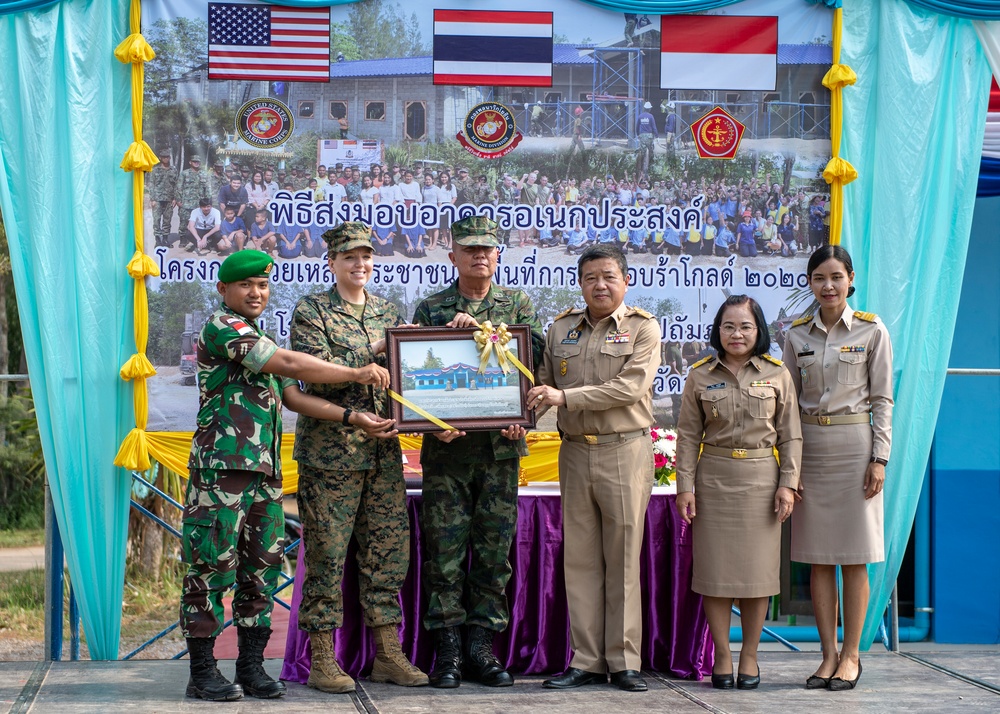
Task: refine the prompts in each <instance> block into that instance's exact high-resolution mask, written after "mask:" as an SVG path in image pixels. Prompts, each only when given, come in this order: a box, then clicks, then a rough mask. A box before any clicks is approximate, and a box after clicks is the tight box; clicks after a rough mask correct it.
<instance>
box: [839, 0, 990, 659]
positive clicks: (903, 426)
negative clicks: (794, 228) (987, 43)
mask: <svg viewBox="0 0 1000 714" xmlns="http://www.w3.org/2000/svg"><path fill="white" fill-rule="evenodd" d="M841 61H842V62H844V63H845V64H848V65H850V66H851V67H852V68H853V69H854V70H855V71H856V72H857V74H858V83H857V84H856V85H854V86H853V87H847V88H846V89H845V90H844V117H845V120H844V136H843V143H842V149H843V151H842V153H843V156H844V158H846V159H847V160H848V161H850V162H851V163H852V164H853V165H854V167H855V168H857V170H858V173H859V175H860V178H858V180H857V181H855V182H854V183H851V184H849V185H848V186H847V187H846V189H845V200H846V210H845V220H844V235H843V243H844V247H845V248H847V250H848V251H849V252H850V253H851V255H852V257H853V258H854V267H855V271H856V273H857V279H856V282H855V285H856V287H857V290H858V294H857V295H856V296H855V297H854V298H853V300H852V302H853V303H854V304H855V308H856V309H857V308H860V309H862V310H871V311H873V312H877V313H878V314H879V315H880V317H881V318H882V319H883V320H884V321H885V323H886V325H887V326H888V328H889V333H890V335H892V342H893V348H894V352H895V365H894V369H895V372H896V385H895V390H896V408H895V412H894V414H895V417H894V419H893V443H892V458H891V460H890V463H889V469H888V473H887V477H886V484H885V506H886V509H885V516H886V527H885V529H886V561H885V562H884V563H881V564H878V565H874V566H872V567H871V568H870V570H869V575H870V580H871V585H872V597H871V602H870V605H869V610H868V618H867V620H866V626H865V631H864V634H863V639H862V642H866V643H870V642H871V641H872V638H873V636H874V634H875V630H876V628H877V626H878V620H879V616H880V615H881V614H882V612H883V611H884V610H885V607H886V604H887V603H888V600H889V596H890V594H891V592H892V587H893V583H894V581H895V578H896V575H897V573H898V572H899V566H900V563H901V562H902V559H903V553H904V551H905V549H906V543H907V540H908V538H909V534H910V528H911V525H912V523H913V517H914V514H915V513H916V507H917V499H918V497H919V495H920V486H921V483H922V481H923V477H924V471H925V469H926V467H927V457H928V454H929V451H930V445H931V438H932V436H933V434H934V426H935V423H936V421H937V413H938V406H939V405H940V401H941V392H942V390H943V387H944V380H945V370H946V369H947V366H948V357H949V354H950V352H951V339H952V331H953V327H954V322H955V316H956V314H957V311H958V302H959V296H960V292H961V287H962V275H963V272H964V269H965V254H966V249H967V247H968V242H969V231H970V230H971V225H972V210H973V204H974V202H975V197H976V182H977V178H978V175H979V158H980V153H981V151H982V143H983V132H984V129H985V121H986V103H987V99H988V95H989V86H990V70H989V67H988V65H987V61H986V57H985V55H984V53H983V50H982V48H981V47H980V44H979V39H978V38H977V36H976V33H975V30H974V28H973V25H972V22H970V21H968V20H961V19H957V18H951V17H944V16H942V15H938V14H932V13H929V12H927V11H925V10H921V9H918V8H914V7H913V6H912V4H907V3H906V2H904V1H903V0H845V1H844V41H843V54H842V58H841ZM901 127H905V130H903V129H901Z"/></svg>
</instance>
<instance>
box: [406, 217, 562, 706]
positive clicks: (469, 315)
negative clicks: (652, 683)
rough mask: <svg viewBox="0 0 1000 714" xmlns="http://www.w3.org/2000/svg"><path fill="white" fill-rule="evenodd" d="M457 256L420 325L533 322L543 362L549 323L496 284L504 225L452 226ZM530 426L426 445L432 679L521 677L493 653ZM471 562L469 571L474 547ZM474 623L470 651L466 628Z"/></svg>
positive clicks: (420, 311)
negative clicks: (453, 272) (452, 277)
mask: <svg viewBox="0 0 1000 714" xmlns="http://www.w3.org/2000/svg"><path fill="white" fill-rule="evenodd" d="M451 230H452V235H453V238H454V245H453V249H452V252H451V253H449V254H448V257H449V259H450V260H451V261H452V263H453V264H454V265H455V267H456V268H457V269H458V280H456V281H455V283H453V284H452V285H451V286H449V287H447V288H445V289H444V290H442V291H441V292H439V293H435V294H434V295H431V296H429V297H428V298H426V299H425V300H424V301H423V302H421V303H420V304H419V305H418V306H417V309H416V313H415V314H414V317H413V321H414V322H415V323H417V324H419V325H426V326H438V327H440V326H446V327H458V328H461V327H473V326H476V325H479V324H481V323H483V322H485V321H487V320H490V321H491V322H492V323H493V324H494V325H499V324H500V323H501V322H505V323H507V324H508V325H514V324H521V325H529V326H530V327H531V350H532V355H533V357H534V359H535V361H536V362H535V363H536V364H537V363H538V360H540V359H541V356H542V350H543V346H544V340H543V337H542V326H541V323H540V322H539V319H538V315H537V313H536V312H535V309H534V307H532V305H531V300H530V299H529V298H528V296H527V295H525V294H524V293H523V292H522V291H520V290H512V289H508V288H503V287H500V286H499V285H495V284H494V283H493V274H494V272H495V270H496V266H497V258H498V254H499V250H498V246H499V241H498V240H497V224H496V222H494V221H492V220H490V219H489V218H486V217H485V216H469V217H468V218H464V219H462V220H460V221H457V222H455V223H453V224H452V227H451ZM527 453H528V452H527V445H526V443H525V441H524V429H523V428H521V427H518V426H510V427H508V428H507V429H504V430H502V431H479V432H471V433H468V434H466V433H464V432H455V431H450V432H440V433H436V434H427V435H425V436H424V439H423V446H422V448H421V451H420V462H421V465H422V467H423V479H424V481H423V497H424V501H423V513H422V518H421V525H422V530H423V536H424V544H425V548H426V554H427V557H426V561H425V563H424V589H425V590H426V591H427V595H428V607H427V613H426V615H425V616H424V627H425V628H426V629H427V630H430V631H431V632H432V633H433V634H434V637H435V663H434V669H433V670H432V672H431V673H430V679H431V685H432V686H435V687H441V688H453V687H457V686H459V684H460V683H461V679H462V676H463V672H462V663H463V657H464V661H465V672H464V674H465V676H466V677H467V678H471V679H473V680H475V681H478V682H480V683H482V684H486V685H488V686H510V685H511V684H513V682H514V679H513V677H511V675H510V674H509V673H508V672H507V671H506V669H505V668H504V666H503V665H502V664H501V663H500V662H499V661H498V660H497V658H496V657H495V656H494V654H493V638H494V635H495V633H496V632H500V631H502V630H504V629H505V628H506V627H507V623H508V620H509V612H508V608H507V600H506V595H505V593H504V589H505V587H506V585H507V581H508V580H509V578H510V574H511V568H510V563H509V562H508V561H507V556H508V554H509V552H510V545H511V541H512V540H513V536H514V527H515V525H516V522H517V477H518V471H519V468H520V457H521V456H525V455H527ZM470 549H471V551H472V562H471V565H470V567H469V571H468V573H467V574H466V573H465V563H466V560H467V557H468V556H467V554H468V551H469V550H470ZM460 625H467V626H468V639H467V641H466V643H465V647H464V651H463V648H462V645H461V639H460V637H459V632H458V627H459V626H460Z"/></svg>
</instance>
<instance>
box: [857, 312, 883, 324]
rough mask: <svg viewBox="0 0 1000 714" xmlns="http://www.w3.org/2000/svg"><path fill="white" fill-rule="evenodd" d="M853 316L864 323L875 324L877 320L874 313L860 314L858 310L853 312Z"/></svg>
mask: <svg viewBox="0 0 1000 714" xmlns="http://www.w3.org/2000/svg"><path fill="white" fill-rule="evenodd" d="M854 316H855V317H856V318H858V319H859V320H864V321H865V322H875V320H877V319H878V315H876V314H875V313H874V312H861V311H860V310H855V311H854Z"/></svg>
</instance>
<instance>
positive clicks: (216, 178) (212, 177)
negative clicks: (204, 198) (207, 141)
mask: <svg viewBox="0 0 1000 714" xmlns="http://www.w3.org/2000/svg"><path fill="white" fill-rule="evenodd" d="M228 185H229V176H227V175H226V170H225V164H223V163H222V162H221V161H219V160H218V159H216V160H215V165H213V166H212V173H210V174H209V175H208V197H209V198H210V199H212V204H213V205H214V204H215V203H216V202H217V200H218V199H217V197H218V195H219V189H221V188H222V187H223V186H228Z"/></svg>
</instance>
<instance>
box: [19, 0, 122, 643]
mask: <svg viewBox="0 0 1000 714" xmlns="http://www.w3.org/2000/svg"><path fill="white" fill-rule="evenodd" d="M128 5H129V3H128V0H90V1H86V0H68V1H64V2H60V3H58V4H56V5H53V6H52V7H50V8H48V9H45V10H40V11H38V10H36V11H32V12H30V13H20V14H16V15H15V14H9V15H4V16H0V67H2V68H3V69H2V72H3V76H2V80H0V116H2V117H3V121H2V122H0V210H2V211H3V217H4V222H5V225H6V228H7V235H8V238H9V241H10V253H11V262H12V264H13V278H14V286H15V288H16V290H17V300H18V307H19V309H20V312H21V329H22V334H23V337H24V347H25V353H26V355H27V362H28V371H29V372H30V374H31V387H32V394H33V396H34V399H35V406H36V412H37V415H38V428H39V432H40V433H41V437H42V449H43V452H44V455H45V464H46V468H47V470H48V477H49V486H50V488H51V490H52V498H53V501H54V504H55V512H56V519H57V521H58V524H59V528H60V530H61V532H62V536H63V538H64V540H65V543H66V557H67V562H68V564H69V570H70V577H71V578H72V582H73V587H74V589H75V591H76V596H77V598H78V600H79V603H80V611H81V613H82V616H83V624H84V628H85V633H86V637H87V645H88V647H89V649H90V655H91V658H92V659H116V658H117V656H118V640H119V630H120V625H121V595H122V584H123V582H124V569H125V545H126V541H127V528H128V508H129V505H128V504H129V488H130V483H131V481H130V479H129V476H128V474H127V473H125V472H123V471H122V470H120V469H117V468H115V467H114V466H113V465H112V461H113V460H114V458H115V453H116V452H117V450H118V445H119V443H120V440H121V439H122V438H123V437H124V436H125V434H127V433H128V429H129V427H131V426H132V423H131V421H132V418H133V416H132V399H131V389H130V388H126V387H125V386H124V385H123V383H122V382H121V380H120V379H119V378H118V368H119V366H120V365H121V364H122V362H123V361H124V359H125V358H127V357H128V356H129V355H131V353H132V352H133V351H134V347H132V344H131V343H132V311H131V305H132V283H133V281H132V279H131V278H129V276H128V274H127V273H126V272H125V265H126V263H127V262H128V260H129V258H130V257H131V255H132V251H133V250H134V248H133V239H132V211H131V208H130V206H131V202H132V190H131V187H132V183H131V176H130V175H128V174H126V173H125V172H123V171H122V170H121V169H120V168H118V163H119V162H120V161H121V157H122V155H123V154H124V152H125V149H127V148H128V146H129V143H130V142H131V140H132V131H131V120H130V113H129V106H130V85H129V78H130V72H131V68H130V67H127V66H125V65H122V64H121V63H119V62H118V61H117V60H116V59H115V58H114V55H113V51H114V48H115V46H116V45H117V44H118V43H119V42H121V41H122V40H123V39H124V38H125V36H126V35H127V34H128ZM126 344H128V348H126V346H125V345H126Z"/></svg>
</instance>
